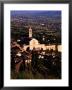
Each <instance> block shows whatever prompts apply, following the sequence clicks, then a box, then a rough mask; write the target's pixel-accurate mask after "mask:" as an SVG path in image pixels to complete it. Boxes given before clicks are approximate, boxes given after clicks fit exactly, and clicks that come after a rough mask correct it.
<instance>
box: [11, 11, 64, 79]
mask: <svg viewBox="0 0 72 90" xmlns="http://www.w3.org/2000/svg"><path fill="white" fill-rule="evenodd" d="M51 12H52V11H51ZM54 12H55V11H54ZM49 13H50V12H49ZM61 46H62V45H61V15H60V11H57V13H56V15H55V14H54V15H50V16H48V12H44V11H43V12H42V11H41V12H40V13H39V11H32V12H30V14H29V11H28V12H26V11H25V13H20V14H18V13H15V12H14V13H12V15H11V79H61V52H62V49H61Z"/></svg>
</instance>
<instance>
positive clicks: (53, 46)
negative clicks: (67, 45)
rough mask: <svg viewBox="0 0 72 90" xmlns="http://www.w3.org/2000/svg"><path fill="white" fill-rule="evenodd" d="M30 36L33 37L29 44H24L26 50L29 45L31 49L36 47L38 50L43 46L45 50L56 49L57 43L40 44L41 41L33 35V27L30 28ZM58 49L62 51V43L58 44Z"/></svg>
mask: <svg viewBox="0 0 72 90" xmlns="http://www.w3.org/2000/svg"><path fill="white" fill-rule="evenodd" d="M29 38H32V39H31V40H30V41H29V45H24V47H23V49H24V50H26V49H27V47H29V48H30V50H33V48H35V49H36V50H40V49H41V48H42V49H43V50H46V49H49V50H51V49H53V50H56V45H45V44H40V43H39V41H38V40H37V39H36V38H33V37H32V28H31V27H30V28H29ZM57 49H58V51H61V45H58V47H57Z"/></svg>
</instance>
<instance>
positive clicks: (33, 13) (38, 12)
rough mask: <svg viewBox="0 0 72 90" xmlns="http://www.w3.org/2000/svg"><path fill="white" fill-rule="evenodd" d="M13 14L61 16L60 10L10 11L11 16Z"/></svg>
mask: <svg viewBox="0 0 72 90" xmlns="http://www.w3.org/2000/svg"><path fill="white" fill-rule="evenodd" d="M14 15H48V16H61V11H42V10H39V11H38V10H36V11H33V10H29V11H11V16H14Z"/></svg>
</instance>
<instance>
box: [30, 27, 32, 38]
mask: <svg viewBox="0 0 72 90" xmlns="http://www.w3.org/2000/svg"><path fill="white" fill-rule="evenodd" d="M29 37H30V38H31V37H32V28H31V27H30V28H29Z"/></svg>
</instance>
